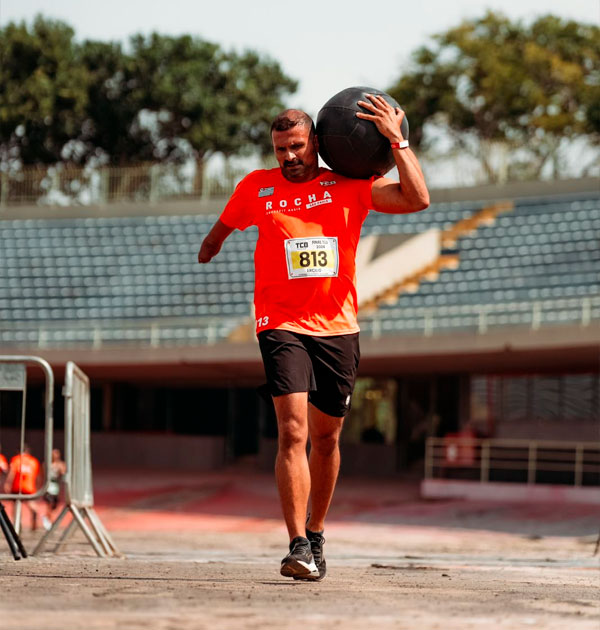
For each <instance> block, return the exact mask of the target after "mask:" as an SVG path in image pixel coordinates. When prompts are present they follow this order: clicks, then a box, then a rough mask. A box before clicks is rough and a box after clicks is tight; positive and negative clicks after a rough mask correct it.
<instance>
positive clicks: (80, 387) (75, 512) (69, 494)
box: [33, 361, 121, 557]
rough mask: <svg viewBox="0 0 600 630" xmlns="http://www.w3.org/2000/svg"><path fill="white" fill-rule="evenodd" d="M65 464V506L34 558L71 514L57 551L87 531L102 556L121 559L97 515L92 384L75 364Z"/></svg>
mask: <svg viewBox="0 0 600 630" xmlns="http://www.w3.org/2000/svg"><path fill="white" fill-rule="evenodd" d="M63 395H64V397H65V460H66V464H67V472H66V475H65V479H64V485H65V506H64V508H63V509H62V511H61V512H60V514H59V515H58V517H57V518H56V520H55V521H54V523H53V524H52V526H51V528H50V529H49V530H48V531H47V532H46V533H45V534H44V536H43V537H42V538H41V539H40V541H39V542H38V544H37V545H36V547H35V549H34V550H33V555H35V554H37V553H39V552H40V551H41V550H42V549H43V547H44V546H45V544H46V543H47V541H48V540H49V538H50V537H51V536H52V535H53V534H54V533H56V532H58V528H59V526H60V523H61V521H62V519H63V518H64V517H65V515H66V514H67V513H69V512H70V513H71V516H72V520H71V522H70V523H69V525H68V526H67V527H66V528H65V529H64V530H63V532H62V534H61V535H60V538H59V540H58V542H57V544H56V546H55V548H54V551H55V552H56V551H58V550H59V549H60V548H61V547H62V546H63V544H64V543H65V542H66V541H67V539H68V538H69V536H70V535H71V534H72V533H73V532H74V531H75V528H76V526H79V528H80V529H81V530H82V531H83V533H84V535H85V537H86V538H87V540H88V542H89V543H90V545H92V547H93V548H94V551H95V552H96V554H97V555H98V556H101V557H109V556H118V555H121V554H120V553H119V551H118V549H117V547H116V545H115V544H114V542H113V540H112V538H111V537H110V535H109V534H108V532H107V531H106V529H105V527H104V525H103V524H102V522H101V521H100V519H99V518H98V515H97V514H96V512H95V511H94V491H93V487H92V455H91V440H90V382H89V379H88V377H87V376H86V375H85V374H84V373H83V372H82V371H81V370H80V369H79V368H78V367H77V365H75V363H73V362H72V361H69V362H68V363H67V367H66V372H65V386H64V389H63ZM86 519H87V521H86Z"/></svg>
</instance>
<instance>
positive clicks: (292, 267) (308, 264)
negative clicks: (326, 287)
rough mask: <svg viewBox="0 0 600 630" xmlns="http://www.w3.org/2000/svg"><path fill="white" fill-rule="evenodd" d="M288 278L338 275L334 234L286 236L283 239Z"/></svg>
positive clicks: (331, 276)
mask: <svg viewBox="0 0 600 630" xmlns="http://www.w3.org/2000/svg"><path fill="white" fill-rule="evenodd" d="M285 258H286V262H287V268H288V278H289V279H290V280H291V279H295V278H333V277H336V276H337V275H338V267H339V254H338V241H337V237H336V236H319V237H308V238H288V239H286V241H285Z"/></svg>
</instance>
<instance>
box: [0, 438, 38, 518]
mask: <svg viewBox="0 0 600 630" xmlns="http://www.w3.org/2000/svg"><path fill="white" fill-rule="evenodd" d="M41 470H42V468H41V465H40V462H39V460H38V459H37V458H36V457H34V456H33V455H32V454H31V450H30V448H29V446H28V445H27V444H25V445H24V446H23V451H22V452H21V453H18V454H17V455H15V456H14V457H13V458H11V460H10V464H9V466H8V475H7V477H6V480H5V482H4V492H5V493H6V494H35V492H36V490H37V488H38V481H39V477H40V473H41ZM24 504H25V505H26V506H27V509H28V510H29V512H30V514H31V529H32V530H35V529H37V516H38V513H37V508H36V506H35V505H34V502H33V501H24Z"/></svg>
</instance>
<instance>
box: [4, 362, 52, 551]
mask: <svg viewBox="0 0 600 630" xmlns="http://www.w3.org/2000/svg"><path fill="white" fill-rule="evenodd" d="M28 367H37V368H40V369H41V370H42V372H43V373H44V377H45V393H44V457H43V460H42V462H41V463H42V470H43V471H44V480H43V483H42V485H41V487H40V488H38V489H37V490H36V491H35V492H32V493H24V492H22V486H21V483H22V479H23V473H24V470H25V466H24V462H23V458H24V456H25V451H26V449H25V433H26V426H25V424H26V423H25V417H26V399H27V368H28ZM0 392H18V393H20V394H21V425H20V443H19V453H18V457H19V458H20V459H19V460H18V461H17V462H15V466H16V469H15V470H14V474H15V480H16V479H18V484H19V485H18V492H7V493H2V491H1V490H0V502H1V501H3V500H6V499H8V500H13V501H15V516H14V520H15V523H14V527H13V525H12V523H11V522H10V520H9V519H8V516H7V515H6V512H5V510H4V506H3V505H2V503H0V526H1V528H2V532H3V534H4V536H5V538H6V541H7V543H8V546H9V548H10V550H11V552H12V554H13V557H14V558H15V560H19V559H20V558H21V556H22V557H26V556H27V552H26V551H25V548H24V547H23V544H22V542H21V540H20V538H19V533H20V531H21V502H22V501H34V500H36V499H39V498H41V497H42V496H44V494H45V493H46V490H47V489H48V485H49V483H50V462H51V461H52V431H53V402H54V373H53V372H52V368H51V367H50V365H49V364H48V363H47V362H46V361H44V359H41V358H39V357H32V356H0ZM0 412H1V410H0ZM0 426H2V416H1V415H0ZM11 466H12V461H11Z"/></svg>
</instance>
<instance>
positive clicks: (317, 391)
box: [258, 329, 360, 418]
mask: <svg viewBox="0 0 600 630" xmlns="http://www.w3.org/2000/svg"><path fill="white" fill-rule="evenodd" d="M258 344H259V346H260V352H261V354H262V358H263V363H264V366H265V373H266V376H267V386H268V389H269V393H270V394H271V396H282V395H283V394H293V393H295V392H309V396H308V400H309V401H310V402H311V403H312V404H313V405H314V406H315V407H316V408H317V409H319V410H320V411H322V412H323V413H326V414H327V415H329V416H335V417H336V418H341V417H342V416H344V415H346V413H347V412H348V410H349V409H350V400H351V398H352V391H353V389H354V382H355V380H356V370H357V369H358V362H359V359H360V349H359V345H358V333H354V334H351V335H331V336H327V337H314V336H311V335H302V334H300V333H295V332H290V331H289V330H279V329H275V330H264V331H263V332H261V333H259V334H258Z"/></svg>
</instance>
